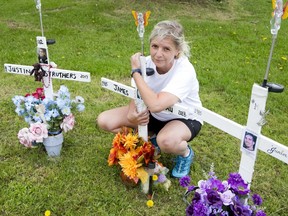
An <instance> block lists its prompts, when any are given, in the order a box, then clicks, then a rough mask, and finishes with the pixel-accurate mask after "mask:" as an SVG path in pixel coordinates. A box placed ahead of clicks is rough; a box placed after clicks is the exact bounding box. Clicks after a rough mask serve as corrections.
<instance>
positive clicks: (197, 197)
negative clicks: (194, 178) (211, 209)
mask: <svg viewBox="0 0 288 216" xmlns="http://www.w3.org/2000/svg"><path fill="white" fill-rule="evenodd" d="M200 200H201V195H200V194H199V193H197V192H195V194H194V197H193V199H192V203H196V202H198V201H200Z"/></svg>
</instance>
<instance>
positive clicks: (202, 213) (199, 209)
mask: <svg viewBox="0 0 288 216" xmlns="http://www.w3.org/2000/svg"><path fill="white" fill-rule="evenodd" d="M207 211H208V209H207V207H206V206H205V205H204V204H203V203H201V202H197V203H195V204H194V207H193V214H194V215H197V216H206V215H207Z"/></svg>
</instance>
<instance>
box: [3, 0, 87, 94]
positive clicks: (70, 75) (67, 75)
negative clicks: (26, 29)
mask: <svg viewBox="0 0 288 216" xmlns="http://www.w3.org/2000/svg"><path fill="white" fill-rule="evenodd" d="M36 8H37V9H38V10H39V14H40V24H41V31H42V36H37V37H36V41H37V53H38V59H39V64H40V65H41V67H42V69H43V70H44V71H45V76H44V77H43V80H42V82H43V87H44V91H45V97H46V98H50V99H53V85H52V78H56V79H64V80H73V81H80V82H90V81H91V78H90V73H89V72H81V71H72V70H63V69H57V68H56V64H55V63H53V62H50V61H49V53H48V46H47V41H46V37H44V32H43V25H42V13H41V2H40V0H36ZM43 52H44V53H45V57H44V58H43V57H42V54H43ZM33 69H34V67H33V66H27V65H18V64H4V71H5V72H7V73H12V74H20V75H30V73H31V71H32V70H33Z"/></svg>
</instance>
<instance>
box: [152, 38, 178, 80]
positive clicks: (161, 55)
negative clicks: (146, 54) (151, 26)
mask: <svg viewBox="0 0 288 216" xmlns="http://www.w3.org/2000/svg"><path fill="white" fill-rule="evenodd" d="M178 54H179V50H178V49H177V48H176V46H175V43H174V42H173V41H172V39H171V38H169V37H167V38H164V39H159V38H157V37H156V38H154V39H153V40H151V43H150V55H151V58H152V61H153V62H154V64H155V65H156V69H157V71H158V73H160V74H161V73H166V72H168V71H169V70H170V69H171V67H172V66H173V62H174V59H175V56H177V55H178Z"/></svg>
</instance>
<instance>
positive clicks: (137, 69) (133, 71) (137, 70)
mask: <svg viewBox="0 0 288 216" xmlns="http://www.w3.org/2000/svg"><path fill="white" fill-rule="evenodd" d="M134 73H139V74H140V75H142V72H141V69H140V68H136V69H132V70H131V77H133V74H134Z"/></svg>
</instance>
